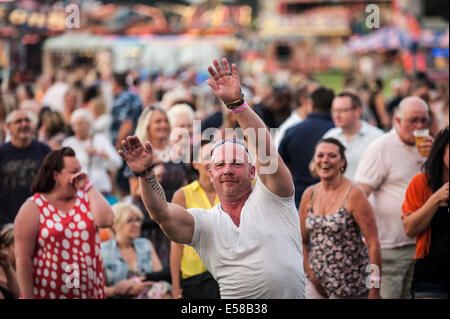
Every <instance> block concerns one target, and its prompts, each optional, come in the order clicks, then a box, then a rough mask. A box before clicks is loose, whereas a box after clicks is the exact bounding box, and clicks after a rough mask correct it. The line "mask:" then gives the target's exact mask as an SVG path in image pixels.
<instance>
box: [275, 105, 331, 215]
mask: <svg viewBox="0 0 450 319" xmlns="http://www.w3.org/2000/svg"><path fill="white" fill-rule="evenodd" d="M332 127H334V123H333V120H332V118H331V115H330V114H328V113H311V114H309V115H308V117H307V118H306V119H305V120H304V121H302V122H300V123H299V124H297V125H294V126H293V127H291V128H289V129H288V130H287V131H286V134H285V135H284V138H283V139H282V140H281V143H280V146H279V148H278V152H279V153H280V155H281V158H282V159H283V161H284V163H285V164H286V165H287V166H288V167H289V169H290V171H291V174H292V177H293V179H294V186H295V205H296V206H297V208H298V207H299V205H300V200H301V198H302V194H303V192H304V191H305V189H306V188H307V187H308V186H310V185H312V184H315V183H317V182H318V181H319V180H318V179H316V178H313V177H312V176H311V174H310V172H309V163H310V162H311V159H312V157H313V155H314V148H315V146H316V143H317V142H318V141H319V140H320V139H321V138H322V136H323V135H324V134H325V132H327V131H328V130H329V129H330V128H332Z"/></svg>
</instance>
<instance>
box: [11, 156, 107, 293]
mask: <svg viewBox="0 0 450 319" xmlns="http://www.w3.org/2000/svg"><path fill="white" fill-rule="evenodd" d="M80 170H81V166H80V163H79V162H78V160H77V159H76V157H75V152H74V151H73V149H71V148H69V147H63V148H62V149H60V150H57V151H52V152H50V153H49V154H48V155H47V157H46V158H45V160H44V162H43V163H42V166H41V168H40V169H39V172H38V174H37V175H36V178H35V180H34V182H33V185H32V193H33V196H31V197H30V198H29V199H28V200H27V201H25V203H24V204H23V205H22V207H21V208H20V210H19V212H18V214H17V217H16V219H15V222H14V231H15V241H16V242H15V245H16V246H15V247H16V267H17V276H18V282H19V287H20V292H21V297H22V298H45V299H57V298H62V299H65V298H82V299H91V298H92V299H97V298H98V299H102V298H105V278H104V274H103V271H102V259H101V254H100V236H99V235H98V228H99V227H109V226H111V225H112V223H113V219H114V215H113V212H112V209H111V206H110V205H109V204H108V202H107V201H106V199H105V198H104V197H103V195H102V194H101V193H100V192H99V191H98V190H97V189H96V188H95V187H94V186H93V185H92V182H90V181H89V178H88V176H87V175H86V174H85V173H82V172H81V171H80Z"/></svg>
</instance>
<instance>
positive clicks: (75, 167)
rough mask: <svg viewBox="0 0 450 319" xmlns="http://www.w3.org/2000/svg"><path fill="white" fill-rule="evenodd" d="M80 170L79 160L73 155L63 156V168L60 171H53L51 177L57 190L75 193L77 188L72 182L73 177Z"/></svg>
mask: <svg viewBox="0 0 450 319" xmlns="http://www.w3.org/2000/svg"><path fill="white" fill-rule="evenodd" d="M80 171H81V165H80V162H78V159H77V158H76V157H74V156H64V168H63V169H62V170H61V172H54V173H53V178H54V179H55V182H56V185H55V187H58V189H59V190H61V192H62V193H64V194H68V195H69V194H70V195H72V194H75V193H76V192H77V189H76V188H75V185H74V183H73V179H74V177H75V175H76V174H77V173H79V172H80Z"/></svg>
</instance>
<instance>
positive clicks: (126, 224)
mask: <svg viewBox="0 0 450 319" xmlns="http://www.w3.org/2000/svg"><path fill="white" fill-rule="evenodd" d="M141 225H142V218H141V217H140V216H138V215H136V214H135V213H133V212H131V211H130V212H128V213H126V214H124V216H122V218H121V219H120V220H119V222H118V223H117V225H115V226H114V229H115V231H116V233H117V234H118V235H121V236H124V237H126V238H132V239H134V238H137V237H139V236H141Z"/></svg>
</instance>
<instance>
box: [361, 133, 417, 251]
mask: <svg viewBox="0 0 450 319" xmlns="http://www.w3.org/2000/svg"><path fill="white" fill-rule="evenodd" d="M425 159H426V158H425V157H422V156H420V155H419V153H418V152H417V148H416V147H415V146H414V145H412V146H410V145H407V144H405V143H404V142H403V141H402V140H401V139H400V137H399V135H398V133H397V131H396V130H395V129H392V130H391V131H390V132H388V133H387V134H385V135H383V136H382V137H380V138H379V139H377V140H376V141H374V142H373V143H372V144H371V145H370V146H369V147H368V148H367V149H366V151H365V152H364V154H363V156H362V157H361V160H360V162H359V165H358V168H357V170H356V174H355V181H356V182H357V183H361V184H365V185H367V186H369V187H371V188H372V193H371V196H370V197H369V201H370V202H371V204H372V207H373V209H374V212H375V217H376V221H377V227H378V238H379V241H380V245H381V248H383V249H389V248H396V247H403V246H406V245H413V244H414V243H415V240H414V239H412V238H409V237H408V236H406V234H405V230H404V228H403V223H402V220H401V215H402V209H401V207H402V204H403V201H404V199H405V193H406V189H407V188H408V184H409V181H410V180H411V179H412V178H413V177H414V175H416V174H417V173H419V172H420V167H421V166H422V164H423V163H424V161H425Z"/></svg>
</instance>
